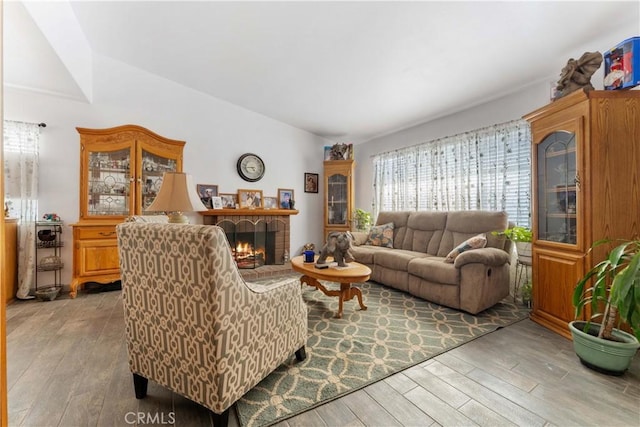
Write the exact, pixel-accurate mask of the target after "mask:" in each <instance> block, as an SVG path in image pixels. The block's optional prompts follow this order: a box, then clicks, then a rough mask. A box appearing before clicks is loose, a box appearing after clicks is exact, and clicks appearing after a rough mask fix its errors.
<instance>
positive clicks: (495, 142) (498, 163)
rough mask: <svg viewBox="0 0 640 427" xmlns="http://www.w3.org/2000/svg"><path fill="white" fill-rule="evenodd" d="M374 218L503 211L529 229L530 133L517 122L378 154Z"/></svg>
mask: <svg viewBox="0 0 640 427" xmlns="http://www.w3.org/2000/svg"><path fill="white" fill-rule="evenodd" d="M373 167H374V183H373V185H374V209H373V210H374V215H377V213H378V212H380V211H401V210H442V211H446V210H473V209H479V210H504V211H506V212H507V213H508V215H509V220H510V221H513V222H515V223H517V224H518V225H522V226H527V227H528V226H530V225H531V214H530V210H531V209H530V207H531V132H530V128H529V124H528V123H527V122H526V121H524V120H517V121H513V122H509V123H505V124H500V125H494V126H490V127H486V128H483V129H479V130H476V131H472V132H466V133H463V134H460V135H455V136H450V137H445V138H441V139H437V140H434V141H430V142H426V143H423V144H419V145H415V146H412V147H407V148H403V149H399V150H395V151H392V152H388V153H382V154H378V155H377V156H375V157H374V160H373Z"/></svg>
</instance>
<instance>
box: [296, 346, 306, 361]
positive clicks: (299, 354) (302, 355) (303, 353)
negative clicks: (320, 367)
mask: <svg viewBox="0 0 640 427" xmlns="http://www.w3.org/2000/svg"><path fill="white" fill-rule="evenodd" d="M306 358H307V352H306V351H305V349H304V346H302V347H300V348H299V349H298V351H296V359H297V360H298V362H302V361H303V360H304V359H306Z"/></svg>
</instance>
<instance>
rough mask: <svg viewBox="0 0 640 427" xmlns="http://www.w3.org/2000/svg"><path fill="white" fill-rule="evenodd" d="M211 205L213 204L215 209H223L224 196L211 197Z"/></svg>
mask: <svg viewBox="0 0 640 427" xmlns="http://www.w3.org/2000/svg"><path fill="white" fill-rule="evenodd" d="M211 205H212V206H213V209H222V197H220V196H213V197H212V198H211Z"/></svg>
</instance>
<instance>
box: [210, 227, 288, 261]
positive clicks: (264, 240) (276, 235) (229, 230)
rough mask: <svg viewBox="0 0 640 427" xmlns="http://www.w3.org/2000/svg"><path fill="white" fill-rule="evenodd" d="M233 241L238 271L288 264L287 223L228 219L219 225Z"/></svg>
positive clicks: (231, 243) (230, 243)
mask: <svg viewBox="0 0 640 427" xmlns="http://www.w3.org/2000/svg"><path fill="white" fill-rule="evenodd" d="M216 225H218V226H219V227H221V228H222V229H223V230H224V232H225V234H226V236H227V240H228V241H229V246H231V252H232V253H233V258H234V260H235V261H236V264H237V265H238V268H258V267H262V266H263V265H274V264H284V261H285V260H284V258H285V257H284V255H285V248H286V247H285V244H286V242H285V239H286V223H285V222H284V221H282V220H277V219H275V220H270V221H265V220H262V219H259V220H257V221H251V220H248V219H240V220H238V221H231V220H228V219H225V220H222V221H220V222H218V224H216Z"/></svg>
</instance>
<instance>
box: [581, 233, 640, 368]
mask: <svg viewBox="0 0 640 427" xmlns="http://www.w3.org/2000/svg"><path fill="white" fill-rule="evenodd" d="M603 243H610V241H609V240H602V241H598V242H596V243H595V244H594V245H593V247H592V248H591V249H590V250H589V251H590V252H591V251H592V250H593V248H594V247H596V246H598V245H601V244H603ZM572 303H573V306H574V307H575V316H576V319H577V318H579V317H580V315H581V313H582V311H583V309H585V308H586V307H589V308H590V317H589V319H587V321H578V320H576V321H573V322H571V323H569V329H570V330H571V335H572V337H573V345H574V350H575V352H576V354H577V355H578V357H579V358H580V361H581V362H582V363H583V364H584V365H586V366H588V367H590V368H593V369H595V370H598V371H600V372H603V373H606V374H612V375H621V374H623V373H624V372H625V371H626V370H627V368H628V367H629V365H630V364H631V360H632V359H633V356H634V355H635V353H636V351H637V349H638V348H639V347H640V344H639V342H638V338H640V240H629V241H622V243H620V244H619V245H618V246H616V247H615V248H613V249H612V250H611V251H610V252H609V253H608V255H607V257H606V258H605V259H604V260H602V261H600V262H599V263H597V264H596V265H595V266H593V267H592V268H591V269H590V270H589V271H587V273H586V274H585V275H584V277H583V278H582V279H580V281H579V282H578V283H577V284H576V287H575V289H574V292H573V300H572ZM592 321H597V323H595V322H592ZM616 322H617V323H626V324H627V325H629V327H630V328H631V330H632V331H633V334H634V335H635V336H634V335H632V334H630V333H627V332H625V331H622V330H620V329H616V328H614V325H615V324H616Z"/></svg>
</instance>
